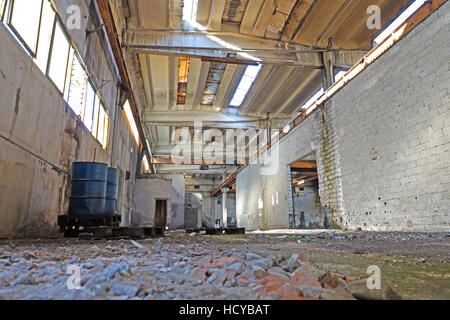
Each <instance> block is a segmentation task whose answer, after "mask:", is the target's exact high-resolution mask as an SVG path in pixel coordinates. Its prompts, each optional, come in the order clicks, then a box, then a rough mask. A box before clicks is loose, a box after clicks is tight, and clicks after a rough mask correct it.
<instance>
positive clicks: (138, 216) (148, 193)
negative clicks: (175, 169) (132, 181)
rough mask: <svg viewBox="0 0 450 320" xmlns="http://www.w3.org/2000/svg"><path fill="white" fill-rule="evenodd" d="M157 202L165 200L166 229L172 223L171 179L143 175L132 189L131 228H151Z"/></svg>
mask: <svg viewBox="0 0 450 320" xmlns="http://www.w3.org/2000/svg"><path fill="white" fill-rule="evenodd" d="M157 200H167V227H168V228H169V229H170V228H171V222H172V179H169V178H166V177H162V176H159V175H155V174H144V175H141V176H140V177H139V178H138V179H137V180H136V186H135V188H134V201H133V211H132V214H131V226H133V227H153V226H154V222H155V210H156V201H157Z"/></svg>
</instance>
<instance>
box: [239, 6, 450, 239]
mask: <svg viewBox="0 0 450 320" xmlns="http://www.w3.org/2000/svg"><path fill="white" fill-rule="evenodd" d="M279 147H280V155H282V156H280V165H279V167H278V171H277V172H276V173H275V174H273V175H266V176H264V175H262V174H261V172H260V171H261V169H260V167H259V166H258V165H250V166H248V167H246V168H245V169H244V170H242V171H241V172H240V173H239V174H238V175H237V188H236V189H237V215H238V223H239V225H240V226H244V227H247V228H248V229H257V228H262V229H267V228H288V227H289V221H288V217H289V214H292V198H291V197H292V190H291V186H290V185H291V182H290V173H289V171H290V170H289V164H290V163H292V162H294V161H295V160H296V159H300V158H302V157H304V156H306V155H308V154H309V153H311V152H312V151H316V154H317V164H318V173H319V186H320V197H321V202H322V205H323V206H327V207H328V209H329V214H330V219H332V221H333V222H335V223H337V224H338V225H340V226H341V227H346V228H348V229H356V228H361V229H363V230H378V231H384V230H386V231H388V230H404V231H438V230H448V228H449V213H450V212H449V211H450V200H449V199H450V178H449V177H450V151H449V149H450V3H448V2H446V3H445V4H444V5H443V6H442V7H441V8H440V9H439V10H437V11H436V12H435V13H433V14H432V15H431V16H430V17H429V18H428V19H427V20H425V21H424V22H423V23H421V24H420V25H419V26H418V27H416V28H415V29H414V30H413V31H412V32H410V33H409V34H408V35H407V36H406V37H405V38H403V39H402V40H401V41H399V42H398V43H397V44H396V45H395V46H394V47H393V48H391V49H390V50H389V51H388V52H387V53H385V54H384V55H383V56H382V57H380V58H379V59H378V60H377V61H376V62H375V63H374V64H372V65H371V66H370V67H369V68H368V69H366V70H365V71H364V72H363V73H362V74H360V75H359V76H358V77H357V78H356V79H354V80H353V81H352V82H350V83H349V84H348V85H347V86H346V87H344V88H343V89H342V90H341V91H340V92H339V93H338V94H336V95H335V96H334V97H333V98H331V99H330V100H329V101H328V102H327V103H326V105H325V108H324V111H322V110H321V109H320V108H319V109H317V110H316V111H314V112H313V114H311V115H310V117H308V118H307V119H306V120H304V121H303V122H302V123H301V124H300V125H299V126H297V127H296V128H294V129H293V130H291V132H290V133H289V134H288V135H287V136H286V137H284V138H283V139H282V140H281V142H280V146H279ZM276 192H279V197H278V199H279V201H278V202H275V203H272V200H271V198H272V195H274V194H275V193H276ZM259 204H261V205H262V207H263V208H262V209H261V208H260V207H261V206H260V205H259Z"/></svg>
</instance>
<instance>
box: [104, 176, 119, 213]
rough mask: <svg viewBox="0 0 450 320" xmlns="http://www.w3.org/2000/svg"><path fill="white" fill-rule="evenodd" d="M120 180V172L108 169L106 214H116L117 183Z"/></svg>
mask: <svg viewBox="0 0 450 320" xmlns="http://www.w3.org/2000/svg"><path fill="white" fill-rule="evenodd" d="M118 180H119V170H118V169H115V168H108V182H107V185H106V201H105V214H114V213H115V211H116V201H117V181H118Z"/></svg>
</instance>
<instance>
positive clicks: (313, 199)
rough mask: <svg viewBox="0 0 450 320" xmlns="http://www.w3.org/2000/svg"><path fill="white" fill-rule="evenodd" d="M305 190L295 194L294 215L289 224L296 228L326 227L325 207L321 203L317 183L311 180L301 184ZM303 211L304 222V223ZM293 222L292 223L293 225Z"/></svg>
mask: <svg viewBox="0 0 450 320" xmlns="http://www.w3.org/2000/svg"><path fill="white" fill-rule="evenodd" d="M301 188H302V189H303V190H300V191H299V192H295V191H294V194H293V200H294V215H293V216H292V218H291V219H292V220H291V221H289V225H290V226H292V227H295V228H296V229H300V228H306V229H318V228H323V227H324V221H325V217H324V208H323V207H322V204H321V203H320V198H319V192H318V186H317V183H314V182H310V183H308V184H306V185H304V186H301ZM302 213H303V217H304V218H303V219H304V222H303V223H302V221H301V220H302V219H301V217H302ZM291 224H292V225H291Z"/></svg>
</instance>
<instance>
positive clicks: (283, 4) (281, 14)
mask: <svg viewBox="0 0 450 320" xmlns="http://www.w3.org/2000/svg"><path fill="white" fill-rule="evenodd" d="M296 2H297V0H279V1H278V2H277V4H276V7H275V10H274V12H273V14H272V18H270V22H269V24H268V26H267V29H266V32H271V33H278V32H281V31H282V30H283V28H284V26H285V24H286V22H287V21H288V19H289V16H290V15H291V13H292V9H294V5H295V3H296Z"/></svg>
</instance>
